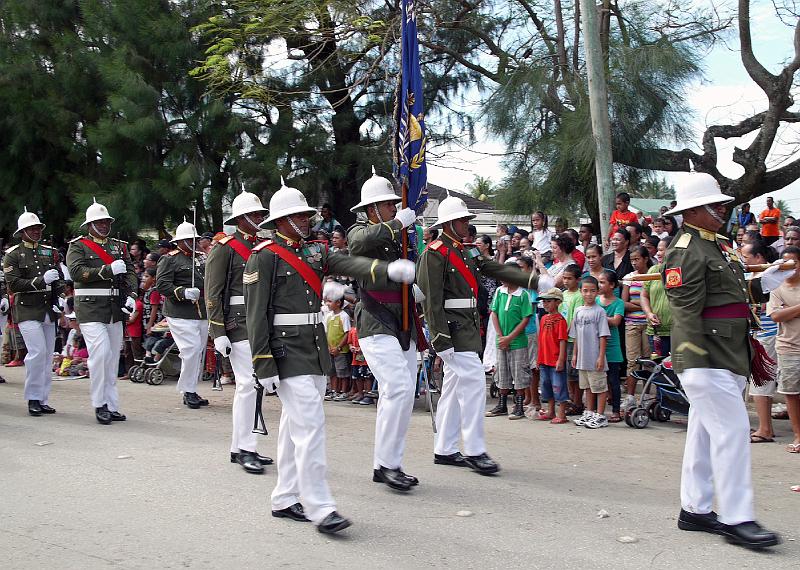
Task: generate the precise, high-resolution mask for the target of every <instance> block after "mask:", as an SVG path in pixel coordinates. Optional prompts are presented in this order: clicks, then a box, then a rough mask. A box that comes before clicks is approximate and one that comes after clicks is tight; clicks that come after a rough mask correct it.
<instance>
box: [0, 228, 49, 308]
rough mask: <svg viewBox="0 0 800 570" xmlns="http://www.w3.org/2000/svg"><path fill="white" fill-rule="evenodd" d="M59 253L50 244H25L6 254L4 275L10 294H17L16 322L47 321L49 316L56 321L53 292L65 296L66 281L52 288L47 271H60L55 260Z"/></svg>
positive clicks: (26, 242) (15, 300)
mask: <svg viewBox="0 0 800 570" xmlns="http://www.w3.org/2000/svg"><path fill="white" fill-rule="evenodd" d="M54 252H55V250H54V249H53V248H52V247H50V246H47V245H42V244H39V243H31V242H29V241H23V242H22V243H20V244H19V245H15V246H14V247H12V248H11V249H9V250H8V251H7V252H6V255H5V257H3V274H4V275H5V279H6V284H7V285H8V291H9V292H10V293H13V294H14V321H15V322H18V323H21V322H23V321H40V322H44V318H45V316H46V315H49V316H50V320H51V321H52V322H55V321H56V319H57V318H58V317H57V315H56V313H55V312H54V311H53V309H52V306H53V290H55V293H56V294H57V295H62V294H63V293H64V281H63V280H61V279H59V280H57V281H54V282H53V283H51V284H50V285H45V283H44V277H43V275H44V272H45V271H47V270H48V269H58V264H57V263H56V262H55V260H54Z"/></svg>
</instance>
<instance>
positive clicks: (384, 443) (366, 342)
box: [358, 334, 417, 469]
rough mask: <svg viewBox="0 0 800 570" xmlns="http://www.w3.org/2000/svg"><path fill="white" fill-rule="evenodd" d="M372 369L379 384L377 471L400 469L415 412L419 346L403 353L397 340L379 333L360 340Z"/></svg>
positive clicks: (376, 433)
mask: <svg viewBox="0 0 800 570" xmlns="http://www.w3.org/2000/svg"><path fill="white" fill-rule="evenodd" d="M358 343H359V345H360V346H361V352H363V354H364V357H365V358H366V359H367V364H368V365H369V369H370V370H371V371H372V374H373V376H375V379H376V380H377V381H378V393H379V397H378V416H377V418H376V419H375V452H374V456H373V466H374V468H375V469H378V468H380V467H386V468H388V469H400V468H401V467H402V466H403V451H404V450H405V447H406V434H407V433H408V424H409V423H410V422H411V412H413V411H414V392H415V390H414V388H415V385H416V381H417V345H416V344H415V343H414V341H411V344H410V345H409V347H408V350H405V351H404V350H403V349H402V348H401V347H400V342H399V341H398V340H397V338H396V337H393V336H391V335H388V334H378V335H373V336H368V337H365V338H360V339H358Z"/></svg>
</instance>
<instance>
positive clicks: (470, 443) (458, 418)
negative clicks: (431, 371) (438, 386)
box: [434, 352, 486, 455]
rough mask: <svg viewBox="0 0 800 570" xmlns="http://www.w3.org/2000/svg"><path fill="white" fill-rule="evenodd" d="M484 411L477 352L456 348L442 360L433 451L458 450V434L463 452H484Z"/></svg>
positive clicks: (483, 384)
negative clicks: (440, 389)
mask: <svg viewBox="0 0 800 570" xmlns="http://www.w3.org/2000/svg"><path fill="white" fill-rule="evenodd" d="M485 412H486V376H485V374H484V372H483V364H481V360H480V358H478V353H477V352H456V353H455V354H454V355H453V357H452V358H451V359H450V360H449V361H445V362H444V381H443V382H442V395H441V398H439V407H438V409H437V410H436V429H437V431H438V433H437V434H436V437H435V440H434V453H437V454H439V455H450V454H452V453H455V452H457V451H458V440H459V437H461V438H463V440H464V454H465V455H480V454H482V453H485V452H486V441H485V439H484V435H483V418H484V414H485Z"/></svg>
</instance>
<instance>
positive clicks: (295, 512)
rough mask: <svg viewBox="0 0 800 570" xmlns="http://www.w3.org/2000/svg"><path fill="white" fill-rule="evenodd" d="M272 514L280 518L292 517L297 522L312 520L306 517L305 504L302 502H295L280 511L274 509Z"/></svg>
mask: <svg viewBox="0 0 800 570" xmlns="http://www.w3.org/2000/svg"><path fill="white" fill-rule="evenodd" d="M272 516H273V517H275V518H278V519H292V520H293V521H297V522H311V521H309V520H308V519H307V518H306V513H305V511H304V510H303V505H301V504H300V503H295V504H293V505H291V506H289V507H286V508H285V509H281V510H279V511H272Z"/></svg>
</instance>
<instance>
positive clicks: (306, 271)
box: [264, 242, 322, 299]
mask: <svg viewBox="0 0 800 570" xmlns="http://www.w3.org/2000/svg"><path fill="white" fill-rule="evenodd" d="M264 247H266V248H267V249H268V250H270V251H271V252H272V253H274V254H275V255H277V256H278V257H280V258H281V259H282V260H284V261H285V262H286V263H288V264H289V265H291V266H292V268H293V269H294V270H295V271H297V272H298V273H299V274H300V276H301V277H302V278H303V281H305V282H306V283H308V286H309V287H311V288H312V289H313V290H314V293H316V294H317V297H319V298H320V299H322V281H320V278H319V275H317V272H316V271H314V269H312V268H311V266H310V265H309V264H307V263H306V262H305V261H303V260H302V259H299V258H298V257H297V256H296V255H295V254H293V253H292V252H290V251H289V250H287V249H286V248H284V247H281V246H280V245H278V244H277V243H275V242H272V243H268V244H266V245H265V246H264Z"/></svg>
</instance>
